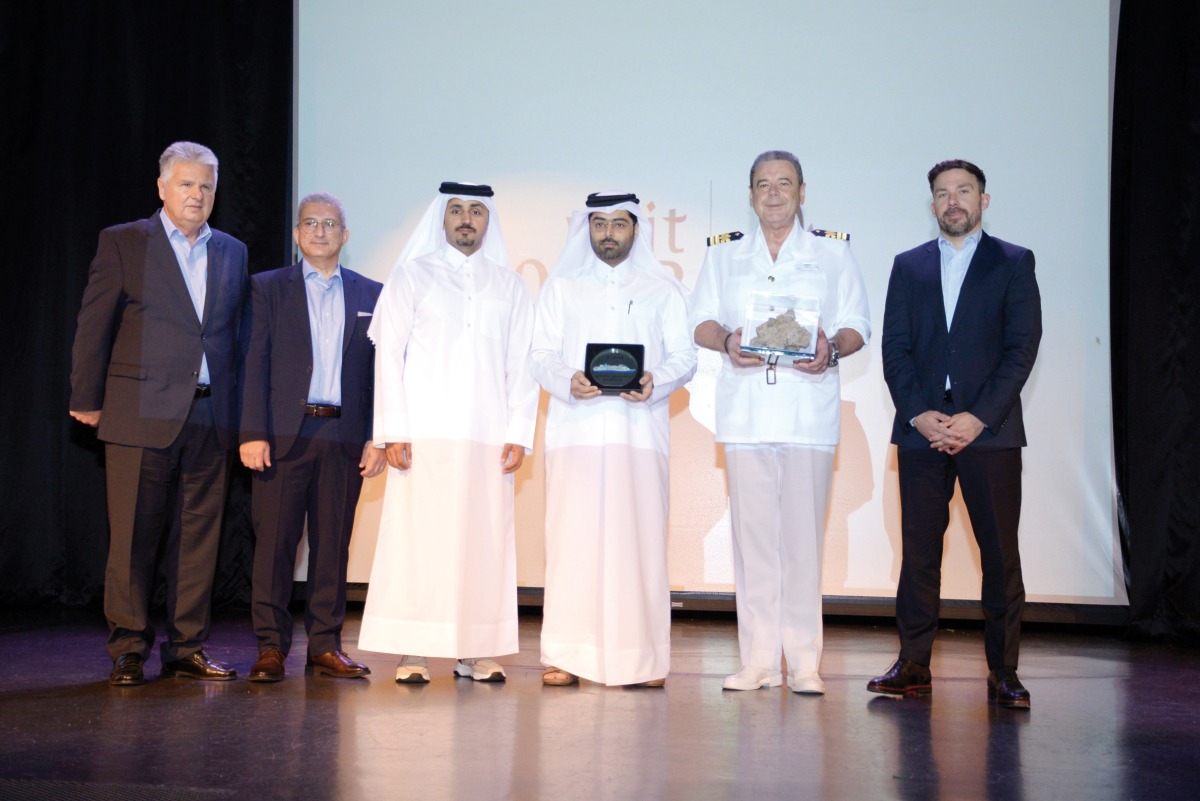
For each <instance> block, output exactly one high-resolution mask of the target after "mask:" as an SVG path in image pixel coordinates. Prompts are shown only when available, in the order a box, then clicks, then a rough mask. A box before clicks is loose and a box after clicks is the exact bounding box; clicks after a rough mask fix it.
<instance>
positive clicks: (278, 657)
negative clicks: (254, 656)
mask: <svg viewBox="0 0 1200 801" xmlns="http://www.w3.org/2000/svg"><path fill="white" fill-rule="evenodd" d="M284 658H285V657H284V655H283V651H280V650H279V649H278V648H267V649H266V650H265V651H263V652H262V653H260V654H259V655H258V661H256V662H255V663H254V667H252V668H250V675H249V676H247V677H246V679H247V680H248V681H283V673H284V671H283V661H284Z"/></svg>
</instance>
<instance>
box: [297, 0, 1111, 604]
mask: <svg viewBox="0 0 1200 801" xmlns="http://www.w3.org/2000/svg"><path fill="white" fill-rule="evenodd" d="M296 8H297V26H298V28H297V32H296V40H297V48H296V53H297V59H296V78H297V89H296V95H295V102H296V115H295V120H296V127H295V137H296V141H295V143H294V146H295V151H294V152H295V154H296V183H295V189H296V197H297V198H298V197H300V196H302V195H304V194H306V193H309V192H313V191H329V192H333V193H335V194H337V195H339V196H340V197H341V198H342V199H343V200H344V201H345V204H346V207H347V212H348V227H349V229H350V231H351V238H350V241H349V244H348V245H347V247H346V249H345V250H344V251H343V254H342V259H343V263H344V264H345V265H346V266H347V267H350V268H352V269H355V270H358V271H360V272H363V273H365V274H367V275H369V276H371V277H373V278H376V279H378V280H381V281H382V280H385V279H386V277H387V275H388V273H389V271H390V268H391V266H392V262H393V259H394V258H395V257H396V255H397V254H398V253H399V251H400V248H401V246H402V245H403V243H404V241H405V240H406V238H407V236H408V235H409V233H410V232H411V231H412V229H413V227H414V226H415V224H416V221H417V219H418V218H419V217H420V215H421V213H422V212H423V211H424V209H425V207H426V206H427V205H428V204H429V202H430V201H431V200H432V198H433V196H434V194H435V192H436V190H437V186H438V184H439V183H440V182H441V181H443V180H461V181H474V182H483V183H489V184H491V185H492V186H494V187H495V189H496V197H495V202H496V205H497V208H498V210H499V218H500V220H501V223H502V225H503V227H504V232H505V237H506V239H507V241H508V245H509V250H510V257H511V261H512V264H513V265H514V267H515V269H517V270H518V271H519V272H520V273H521V275H522V276H523V277H524V279H525V281H526V283H527V285H528V287H529V290H530V292H531V294H532V295H533V296H534V297H535V298H536V295H537V291H538V289H539V287H540V285H541V283H542V281H543V280H544V279H545V277H546V273H547V271H548V270H549V269H550V268H552V267H553V264H554V261H555V259H556V258H557V255H558V252H559V249H560V248H561V246H562V243H563V238H564V236H565V233H566V221H567V218H568V216H569V214H570V212H571V210H572V209H573V208H576V207H579V206H581V205H582V203H583V199H584V197H585V196H586V194H587V193H588V192H593V191H598V190H621V191H633V192H636V193H637V194H638V195H639V196H640V197H641V199H642V203H643V206H644V208H645V209H646V210H647V212H648V215H649V219H648V220H647V222H648V224H647V225H644V226H643V235H650V236H652V237H653V249H654V252H655V254H656V255H657V256H658V258H659V259H660V260H661V261H662V262H663V263H664V264H665V265H667V266H668V267H669V268H670V269H672V270H674V271H675V273H676V274H677V275H678V276H679V277H680V278H681V279H682V280H683V282H684V283H685V284H686V285H687V286H688V287H691V286H692V285H693V284H694V283H695V280H696V276H697V274H698V272H699V269H700V264H701V262H702V260H703V258H704V251H705V238H706V237H707V236H708V235H709V234H713V233H722V232H726V231H733V230H740V231H745V232H750V231H752V230H753V226H754V225H755V224H756V221H755V218H754V216H753V213H752V212H751V210H750V207H749V204H748V169H749V166H750V163H751V161H752V160H753V158H754V156H755V155H757V154H758V153H759V152H761V151H763V150H767V149H785V150H791V151H793V152H794V153H796V155H797V156H799V158H800V161H801V163H802V164H803V166H804V172H805V180H806V183H807V203H806V204H805V206H804V208H803V215H804V222H805V225H806V226H813V227H817V228H826V229H832V230H836V231H842V232H847V233H849V234H850V237H851V242H850V243H851V247H852V249H853V251H854V254H855V256H856V258H857V260H858V263H859V264H860V266H861V267H862V270H863V273H864V275H865V278H866V283H867V287H868V291H869V295H870V304H871V320H872V327H873V332H874V335H873V338H872V341H871V342H870V343H869V344H868V346H867V347H866V348H865V349H864V350H863V351H862V352H861V353H859V354H856V355H854V356H852V357H850V358H848V359H846V360H845V361H843V362H842V365H843V366H842V382H843V383H842V432H841V446H840V447H839V450H838V454H837V461H836V471H835V476H834V486H833V495H832V498H831V503H830V511H829V519H828V526H827V535H826V546H825V564H824V579H823V591H824V593H825V594H826V595H827V596H845V597H863V598H870V597H888V596H892V595H894V592H895V584H896V579H897V577H898V573H899V566H900V530H899V506H898V499H897V481H896V455H895V449H894V447H892V446H891V445H890V444H889V442H888V439H889V435H890V425H891V418H892V414H893V407H892V404H891V400H890V398H889V396H888V392H887V388H886V386H885V384H884V381H883V376H882V370H881V359H880V353H879V334H880V331H881V329H882V321H883V305H884V297H885V294H886V289H887V281H888V274H889V271H890V269H891V264H892V258H893V256H894V255H895V254H896V253H898V252H900V251H903V250H907V249H908V248H910V247H913V246H915V245H917V244H919V243H921V242H924V241H926V240H929V239H931V238H933V237H934V236H935V235H936V226H935V223H934V220H933V217H932V215H931V213H930V208H929V201H930V197H929V191H928V186H927V184H926V181H925V174H926V172H927V170H928V169H929V167H930V166H932V165H933V164H934V163H935V162H937V161H940V160H942V159H946V158H966V159H970V160H971V161H974V162H975V163H977V164H979V165H980V166H981V167H982V168H983V169H984V171H985V172H986V173H987V176H988V184H987V189H988V191H989V193H990V194H991V206H990V208H988V210H987V212H986V213H985V215H984V225H985V229H986V230H987V231H988V232H989V233H991V234H993V235H995V236H998V237H1000V238H1002V239H1007V240H1010V241H1013V242H1017V243H1019V244H1022V245H1025V246H1027V247H1029V248H1031V249H1032V250H1033V251H1034V253H1035V254H1036V257H1037V267H1038V270H1037V274H1038V280H1039V282H1040V285H1041V291H1042V303H1043V315H1044V321H1045V322H1044V325H1045V334H1044V338H1043V340H1042V346H1041V353H1040V355H1039V357H1038V362H1037V366H1036V368H1035V369H1034V372H1033V376H1032V378H1031V379H1030V381H1029V383H1028V384H1027V386H1026V388H1025V392H1024V395H1023V397H1024V402H1025V409H1026V413H1025V417H1026V425H1027V428H1028V435H1029V443H1030V444H1029V447H1028V448H1026V449H1025V451H1024V493H1025V497H1024V505H1023V512H1022V522H1021V533H1020V536H1021V549H1022V555H1023V559H1024V568H1025V585H1026V590H1027V594H1028V599H1029V600H1030V601H1035V602H1052V603H1067V604H1118V605H1119V604H1125V603H1127V600H1126V597H1125V589H1124V585H1123V581H1122V578H1121V576H1122V566H1121V561H1120V559H1121V558H1120V549H1119V547H1117V545H1116V543H1117V539H1116V536H1117V535H1116V524H1115V518H1116V516H1115V511H1114V509H1115V503H1114V497H1115V491H1114V484H1113V456H1112V435H1111V402H1110V399H1111V395H1110V375H1109V324H1108V318H1109V314H1108V300H1109V299H1108V185H1109V181H1108V146H1109V103H1110V89H1109V68H1110V27H1109V23H1110V8H1109V3H1108V2H1107V0H1103V1H1102V0H1072V1H1070V2H1055V3H1045V2H1041V1H1040V0H1017V1H1016V2H1005V3H996V2H979V3H949V2H933V1H931V0H915V1H914V2H909V3H884V2H878V1H877V0H876V1H875V2H870V1H868V0H847V1H846V2H837V3H831V2H824V3H816V2H811V1H810V0H764V1H763V2H745V3H739V4H729V3H715V2H658V3H646V2H625V1H624V0H614V2H608V3H604V4H600V5H594V4H579V3H563V2H550V1H549V0H530V1H529V2H516V3H504V4H501V3H478V4H473V5H467V6H464V5H462V4H442V3H419V4H418V3H408V2H402V3H394V2H385V1H384V0H371V1H368V0H342V1H341V2H333V0H305V2H304V3H297V4H296ZM718 365H719V361H718V359H717V357H716V356H715V354H712V353H702V357H701V369H700V372H699V373H698V375H697V377H696V379H695V380H694V381H693V383H692V384H691V385H690V386H689V388H688V390H687V391H680V392H679V393H677V394H676V395H675V396H674V398H673V399H672V405H671V411H672V418H671V420H672V422H671V425H672V442H671V504H672V507H671V522H670V531H669V552H670V566H671V568H670V569H671V584H672V588H673V589H675V590H683V591H697V592H730V591H732V590H733V584H732V582H733V578H732V555H731V546H730V539H729V537H730V534H729V522H728V509H727V495H726V489H725V478H724V471H723V460H722V456H721V449H720V447H719V446H717V445H715V444H714V442H713V435H712V428H713V410H712V402H713V399H712V389H713V383H714V376H715V371H716V370H717V367H718ZM544 414H545V396H544V395H543V405H542V421H543V422H544ZM541 456H542V454H541V424H539V436H538V441H537V447H536V448H535V455H534V458H532V459H527V460H526V463H525V466H524V467H522V470H521V473H520V474H519V476H518V481H517V526H518V562H519V571H518V580H519V583H520V585H521V586H524V587H540V586H542V577H543V568H544V564H543V549H542V537H543V525H542V517H543V514H544V473H543V466H542V458H541ZM385 480H386V478H385V477H380V478H377V479H372V480H370V481H368V482H367V485H366V486H365V487H364V491H363V497H362V501H361V504H360V507H359V510H358V517H357V521H356V527H355V534H354V540H353V543H352V554H351V564H350V580H351V581H353V582H364V581H367V579H368V578H369V575H370V562H371V558H372V555H373V552H374V545H375V541H376V537H377V534H378V520H379V514H380V507H381V504H382V498H383V487H384V481H385ZM431 534H432V533H431ZM301 571H303V567H301ZM298 575H301V576H302V575H303V574H302V572H298ZM978 597H979V563H978V554H977V552H976V549H975V547H974V544H973V541H972V538H971V534H970V528H969V525H968V523H967V518H966V510H965V507H963V506H962V504H961V499H958V498H956V499H955V501H954V504H953V508H952V515H951V528H950V531H949V533H948V535H947V540H946V555H945V563H944V569H943V598H945V599H963V600H972V599H978Z"/></svg>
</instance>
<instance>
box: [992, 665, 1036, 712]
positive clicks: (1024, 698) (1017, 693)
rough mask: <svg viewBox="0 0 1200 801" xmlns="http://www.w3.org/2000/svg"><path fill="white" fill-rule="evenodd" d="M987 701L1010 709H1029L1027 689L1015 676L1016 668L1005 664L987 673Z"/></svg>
mask: <svg viewBox="0 0 1200 801" xmlns="http://www.w3.org/2000/svg"><path fill="white" fill-rule="evenodd" d="M987 687H988V703H989V704H995V705H996V706H1003V707H1008V708H1010V709H1029V690H1026V689H1025V686H1024V685H1023V684H1021V680H1020V679H1018V678H1017V669H1016V668H1015V667H1010V666H1008V665H1005V666H1004V667H1002V668H996V669H995V670H993V671H990V672H989V673H988V682H987Z"/></svg>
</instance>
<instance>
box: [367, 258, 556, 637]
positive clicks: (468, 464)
mask: <svg viewBox="0 0 1200 801" xmlns="http://www.w3.org/2000/svg"><path fill="white" fill-rule="evenodd" d="M375 317H376V320H375V325H376V327H377V328H378V337H377V339H376V354H375V427H374V440H375V441H376V442H378V443H392V442H411V443H412V467H411V468H409V469H408V470H397V469H396V468H392V467H389V468H388V470H387V489H386V491H385V494H384V501H383V513H382V519H381V521H380V527H379V540H378V543H377V545H376V549H375V559H374V561H373V562H372V565H371V583H370V588H369V590H368V593H367V602H366V607H365V609H364V611H363V621H362V630H361V633H360V634H359V646H360V647H361V648H364V649H366V650H368V651H382V652H386V653H396V654H412V655H418V656H435V657H456V658H464V659H465V658H472V657H487V656H497V655H501V654H510V653H515V652H516V651H517V650H518V643H517V595H516V592H517V591H516V586H517V579H516V575H517V572H516V571H517V561H516V559H517V558H516V532H515V526H514V516H513V476H512V475H504V474H503V473H502V472H501V454H502V452H503V446H504V445H505V443H513V444H516V445H521V446H524V447H526V448H529V447H531V446H532V444H533V432H534V425H535V421H536V417H537V404H538V388H537V384H536V383H535V382H534V381H533V379H532V377H531V375H530V373H529V360H528V353H529V340H530V337H531V335H532V330H533V314H532V308H531V305H530V302H529V296H528V293H527V291H526V289H525V284H524V282H523V281H522V280H521V278H520V277H519V276H518V275H517V274H516V273H514V272H512V271H511V270H508V269H506V268H504V267H501V266H499V265H497V264H494V263H492V262H490V261H488V260H486V259H485V258H483V256H482V254H480V253H476V254H474V255H473V256H471V257H470V258H466V257H464V256H463V255H462V254H461V253H459V252H458V251H457V250H455V249H453V248H450V247H446V248H444V249H443V250H442V251H441V252H440V253H438V254H434V255H429V256H423V257H420V258H417V259H415V260H413V261H410V262H407V263H405V264H401V265H398V266H397V267H396V268H395V269H394V270H393V272H392V275H391V277H390V278H389V279H388V282H387V284H386V285H385V286H384V288H383V293H382V294H381V295H380V298H379V304H378V305H377V306H376V309H375Z"/></svg>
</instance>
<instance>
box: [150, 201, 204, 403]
mask: <svg viewBox="0 0 1200 801" xmlns="http://www.w3.org/2000/svg"><path fill="white" fill-rule="evenodd" d="M158 217H159V219H160V220H162V224H163V230H165V231H166V232H167V241H168V242H170V243H171V249H172V250H174V251H175V260H176V261H178V262H179V270H180V272H182V273H183V282H184V283H185V284H187V290H188V295H190V296H191V298H192V305H193V306H194V307H195V308H196V319H197V320H199V321H200V323H201V324H203V323H204V299H205V297H206V296H207V294H208V241H209V240H210V239H212V229H211V228H209V227H208V223H204V224H203V225H201V226H200V233H199V235H198V236H197V237H196V241H195V242H189V241H188V238H187V237H186V236H184V234H183V232H182V231H180V230H179V227H178V226H176V225H175V223H173V222H171V218H170V217H168V216H167V212H166V211H165V210H163V211H160V212H159V215H158ZM196 383H197V384H198V385H207V384H208V383H209V375H208V356H206V355H204V354H201V356H200V376H199V378H197V379H196Z"/></svg>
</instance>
